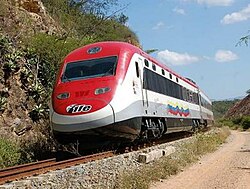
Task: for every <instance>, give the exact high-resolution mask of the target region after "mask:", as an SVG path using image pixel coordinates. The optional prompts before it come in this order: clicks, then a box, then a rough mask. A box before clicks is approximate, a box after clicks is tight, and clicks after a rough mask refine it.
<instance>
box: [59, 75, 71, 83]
mask: <svg viewBox="0 0 250 189" xmlns="http://www.w3.org/2000/svg"><path fill="white" fill-rule="evenodd" d="M61 79H62V81H63V82H64V80H66V81H71V80H70V79H69V78H68V77H67V76H66V75H65V74H63V75H62V78H61Z"/></svg>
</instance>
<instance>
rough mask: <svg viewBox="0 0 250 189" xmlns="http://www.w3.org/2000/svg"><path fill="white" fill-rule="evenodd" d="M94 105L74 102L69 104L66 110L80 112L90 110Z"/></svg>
mask: <svg viewBox="0 0 250 189" xmlns="http://www.w3.org/2000/svg"><path fill="white" fill-rule="evenodd" d="M91 108H92V106H91V105H85V104H72V105H69V106H68V107H67V108H66V111H67V112H68V113H72V114H74V113H79V112H89V111H90V110H91Z"/></svg>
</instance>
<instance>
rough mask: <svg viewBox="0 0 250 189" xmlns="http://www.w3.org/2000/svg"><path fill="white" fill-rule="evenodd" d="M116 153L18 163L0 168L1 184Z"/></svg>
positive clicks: (109, 152)
mask: <svg viewBox="0 0 250 189" xmlns="http://www.w3.org/2000/svg"><path fill="white" fill-rule="evenodd" d="M113 155H114V152H113V151H108V152H103V153H98V154H93V155H87V156H82V157H78V158H73V159H68V160H64V161H59V162H56V158H52V159H48V160H43V161H38V162H34V163H28V164H23V165H17V166H14V167H9V168H5V169H1V170H0V184H4V183H6V182H10V181H14V180H18V179H22V178H25V177H29V176H34V175H39V174H43V173H46V172H49V171H53V170H58V169H63V168H67V167H70V166H74V165H79V164H82V163H87V162H90V161H95V160H100V159H103V158H107V157H111V156H113Z"/></svg>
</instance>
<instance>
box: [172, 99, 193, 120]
mask: <svg viewBox="0 0 250 189" xmlns="http://www.w3.org/2000/svg"><path fill="white" fill-rule="evenodd" d="M167 109H168V112H169V113H171V114H173V115H178V114H179V115H180V116H185V117H187V116H188V115H189V114H190V110H189V108H188V107H187V106H183V105H182V104H178V103H173V102H168V105H167Z"/></svg>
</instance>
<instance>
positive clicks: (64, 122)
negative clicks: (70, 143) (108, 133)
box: [51, 104, 114, 132]
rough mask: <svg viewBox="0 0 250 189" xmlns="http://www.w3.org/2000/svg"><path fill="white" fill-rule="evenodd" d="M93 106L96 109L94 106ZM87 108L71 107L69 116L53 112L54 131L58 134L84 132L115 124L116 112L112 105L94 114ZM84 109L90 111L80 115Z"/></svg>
mask: <svg viewBox="0 0 250 189" xmlns="http://www.w3.org/2000/svg"><path fill="white" fill-rule="evenodd" d="M91 106H92V108H95V106H94V105H93V104H92V105H91ZM86 107H87V106H86V105H76V104H74V105H70V107H69V106H68V111H69V112H68V113H67V115H65V114H64V115H63V114H59V113H57V112H55V111H53V110H52V113H51V123H52V127H53V130H54V131H58V132H75V131H84V130H88V129H94V128H98V127H101V126H105V125H110V124H113V123H114V111H113V107H112V106H111V105H110V104H107V105H106V106H105V107H103V108H101V109H98V110H96V111H92V112H90V111H91V110H89V107H88V108H86ZM66 109H67V107H66ZM83 109H84V110H85V111H86V110H89V112H88V113H80V114H79V111H81V112H82V111H83ZM65 111H67V110H65Z"/></svg>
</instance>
